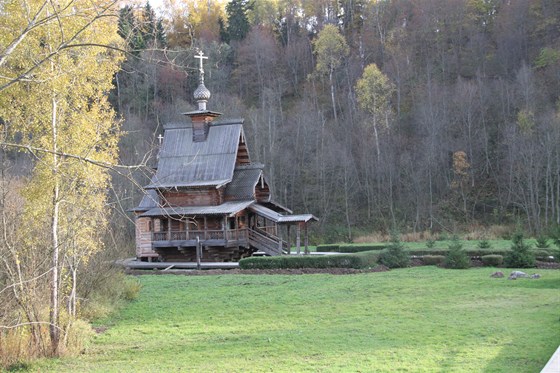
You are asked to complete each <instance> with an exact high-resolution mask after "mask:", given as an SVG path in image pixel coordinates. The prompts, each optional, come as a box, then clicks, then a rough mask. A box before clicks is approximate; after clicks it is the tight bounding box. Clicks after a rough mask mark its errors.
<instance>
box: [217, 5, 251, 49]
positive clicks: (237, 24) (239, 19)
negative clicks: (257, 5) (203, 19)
mask: <svg viewBox="0 0 560 373" xmlns="http://www.w3.org/2000/svg"><path fill="white" fill-rule="evenodd" d="M251 9H253V3H252V2H250V1H247V0H232V1H231V2H230V3H229V4H228V5H226V13H227V17H228V26H227V37H226V38H227V40H228V42H229V41H231V40H238V41H241V40H243V39H245V36H247V34H248V33H249V30H250V29H251V24H250V23H249V18H248V16H247V13H248V12H249V11H250V10H251ZM220 34H221V33H220Z"/></svg>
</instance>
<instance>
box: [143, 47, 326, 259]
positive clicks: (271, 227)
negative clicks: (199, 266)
mask: <svg viewBox="0 0 560 373" xmlns="http://www.w3.org/2000/svg"><path fill="white" fill-rule="evenodd" d="M195 58H198V59H200V69H199V73H200V77H199V86H198V88H197V89H196V90H195V92H194V98H195V100H196V101H197V103H198V110H196V111H191V112H188V113H185V115H186V116H188V117H190V121H191V123H186V122H187V121H185V123H169V124H167V125H165V126H164V135H163V139H162V140H163V141H161V145H160V150H159V156H158V164H157V169H156V172H155V175H154V176H153V177H152V179H151V182H150V184H149V185H147V186H145V193H144V196H143V198H142V200H141V201H140V204H139V205H138V206H137V207H136V208H134V209H133V211H134V214H135V222H136V256H137V258H138V259H139V260H144V261H152V260H160V261H168V262H169V261H172V262H178V261H181V262H194V261H203V262H225V261H238V260H239V259H241V258H243V257H247V256H251V255H252V254H253V253H255V252H260V253H264V254H265V255H282V254H285V253H289V252H290V247H291V246H292V243H291V241H292V239H293V238H294V237H293V236H295V244H296V247H297V251H298V252H299V251H300V245H301V239H302V235H303V241H304V246H305V252H307V245H308V233H307V232H308V231H307V225H308V223H309V222H311V221H314V220H317V219H316V218H315V217H314V216H313V215H311V214H303V215H293V214H292V212H291V211H290V210H288V209H287V208H285V207H283V206H281V205H279V204H277V203H275V202H274V201H273V199H272V195H271V191H270V187H269V185H268V183H267V181H266V178H265V176H264V172H263V167H264V166H263V165H262V164H260V163H253V162H251V158H250V156H249V149H248V148H247V144H246V141H245V134H244V132H243V120H242V119H238V120H223V121H218V120H217V118H218V117H219V116H220V113H217V112H214V111H210V110H207V109H206V103H207V102H208V100H209V99H210V91H209V90H208V89H207V88H206V87H205V86H204V70H203V59H206V58H207V57H205V56H203V53H202V52H199V54H198V55H196V56H195ZM291 228H295V229H291ZM294 230H295V232H294Z"/></svg>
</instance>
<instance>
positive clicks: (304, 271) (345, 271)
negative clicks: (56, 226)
mask: <svg viewBox="0 0 560 373" xmlns="http://www.w3.org/2000/svg"><path fill="white" fill-rule="evenodd" d="M386 271H389V268H387V267H385V266H383V265H378V266H377V267H374V268H368V269H353V268H301V269H205V270H202V271H197V270H190V269H176V270H173V269H170V270H167V271H165V272H164V271H154V270H151V271H150V270H148V271H147V270H138V269H137V270H127V273H128V274H131V275H166V274H172V275H185V276H215V275H226V274H227V275H310V274H330V275H353V274H357V273H370V272H386Z"/></svg>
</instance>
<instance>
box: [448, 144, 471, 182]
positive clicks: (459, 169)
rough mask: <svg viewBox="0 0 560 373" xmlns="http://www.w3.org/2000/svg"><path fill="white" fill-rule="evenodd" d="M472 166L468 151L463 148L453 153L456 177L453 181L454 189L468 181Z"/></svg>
mask: <svg viewBox="0 0 560 373" xmlns="http://www.w3.org/2000/svg"><path fill="white" fill-rule="evenodd" d="M470 168H471V165H470V163H469V162H468V158H467V153H465V152H464V151H462V150H458V151H456V152H454V153H453V174H454V178H453V180H452V181H451V188H452V189H457V188H459V187H460V186H463V185H464V184H465V182H467V181H468V178H469V169H470Z"/></svg>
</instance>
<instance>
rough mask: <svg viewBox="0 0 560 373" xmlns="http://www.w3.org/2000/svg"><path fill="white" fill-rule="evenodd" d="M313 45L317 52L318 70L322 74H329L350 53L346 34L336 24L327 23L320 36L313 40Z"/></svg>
mask: <svg viewBox="0 0 560 373" xmlns="http://www.w3.org/2000/svg"><path fill="white" fill-rule="evenodd" d="M313 47H314V51H315V53H316V54H317V71H318V72H319V73H321V74H328V73H331V72H332V71H334V70H336V69H337V68H338V67H339V66H340V65H341V64H342V61H343V60H344V58H346V56H347V55H348V53H350V48H349V47H348V44H346V40H345V39H344V36H342V34H341V33H340V32H339V31H338V28H337V27H336V26H334V25H326V26H325V27H324V28H323V29H322V30H321V32H319V36H318V37H317V39H316V40H315V41H314V42H313Z"/></svg>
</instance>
